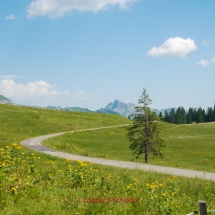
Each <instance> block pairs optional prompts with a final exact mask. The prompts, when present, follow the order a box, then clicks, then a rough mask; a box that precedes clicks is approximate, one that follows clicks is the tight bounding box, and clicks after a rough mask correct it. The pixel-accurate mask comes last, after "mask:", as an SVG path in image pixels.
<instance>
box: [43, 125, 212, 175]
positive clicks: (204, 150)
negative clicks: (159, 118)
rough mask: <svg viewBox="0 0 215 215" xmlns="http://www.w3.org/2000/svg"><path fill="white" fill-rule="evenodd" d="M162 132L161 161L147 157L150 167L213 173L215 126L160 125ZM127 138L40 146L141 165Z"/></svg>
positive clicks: (112, 132) (65, 139) (88, 137)
mask: <svg viewBox="0 0 215 215" xmlns="http://www.w3.org/2000/svg"><path fill="white" fill-rule="evenodd" d="M163 128H164V130H163V132H162V133H161V136H162V138H163V139H164V140H165V145H166V147H165V148H163V149H162V152H163V154H164V159H154V158H153V157H152V156H150V158H149V163H150V164H156V165H163V166H172V167H180V168H186V169H195V170H202V171H209V172H215V156H214V154H215V136H214V131H215V123H202V124H191V125H173V124H166V123H163ZM126 134H127V128H126V127H121V128H111V129H103V130H96V131H85V132H76V133H74V134H65V135H63V136H59V137H55V138H53V139H48V140H45V141H44V142H43V144H45V145H46V146H49V147H53V148H55V149H58V150H61V151H67V152H70V153H74V154H80V155H87V156H95V157H106V158H112V159H118V160H126V161H131V160H134V161H138V162H143V157H141V158H140V159H138V160H135V159H134V157H133V156H132V152H131V151H130V150H129V140H128V139H127V136H126Z"/></svg>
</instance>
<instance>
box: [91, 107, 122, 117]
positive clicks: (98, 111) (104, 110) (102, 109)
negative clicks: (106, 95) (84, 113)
mask: <svg viewBox="0 0 215 215" xmlns="http://www.w3.org/2000/svg"><path fill="white" fill-rule="evenodd" d="M95 112H97V113H108V114H117V115H120V114H119V113H117V112H114V111H112V110H108V109H105V108H101V109H99V110H96V111H95Z"/></svg>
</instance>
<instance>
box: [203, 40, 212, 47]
mask: <svg viewBox="0 0 215 215" xmlns="http://www.w3.org/2000/svg"><path fill="white" fill-rule="evenodd" d="M202 44H203V45H205V46H209V45H210V42H209V41H207V40H203V41H202Z"/></svg>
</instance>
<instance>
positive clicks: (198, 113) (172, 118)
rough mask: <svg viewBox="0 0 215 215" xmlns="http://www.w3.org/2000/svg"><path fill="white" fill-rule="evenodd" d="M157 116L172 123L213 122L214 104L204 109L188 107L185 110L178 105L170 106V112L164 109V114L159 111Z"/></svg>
mask: <svg viewBox="0 0 215 215" xmlns="http://www.w3.org/2000/svg"><path fill="white" fill-rule="evenodd" d="M159 116H160V119H161V120H162V121H164V122H169V123H173V124H190V123H194V122H195V123H203V122H214V121H215V106H214V108H212V107H208V108H207V110H206V111H205V110H204V109H202V108H201V107H200V108H189V110H188V111H185V109H184V108H183V107H178V108H177V109H175V108H172V109H171V110H170V112H167V110H165V113H164V116H163V114H162V113H161V112H160V114H159Z"/></svg>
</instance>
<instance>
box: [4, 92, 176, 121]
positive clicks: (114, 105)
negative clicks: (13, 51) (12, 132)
mask: <svg viewBox="0 0 215 215" xmlns="http://www.w3.org/2000/svg"><path fill="white" fill-rule="evenodd" d="M0 104H12V105H17V104H15V103H13V101H12V100H10V99H8V98H7V97H5V96H3V95H0ZM136 106H137V105H136V104H134V103H124V102H121V101H119V100H117V99H116V100H115V101H114V102H110V103H108V104H107V106H106V107H104V108H100V109H98V110H96V111H92V110H89V109H88V108H81V107H61V106H47V107H46V108H47V109H51V110H63V111H74V112H91V113H92V112H94V113H106V114H117V115H121V116H124V117H128V116H129V115H131V114H134V113H135V107H136ZM33 107H36V106H33ZM38 108H40V107H38ZM171 109H172V108H167V109H163V110H159V111H156V113H157V114H159V113H160V112H161V113H162V114H163V115H164V113H165V110H166V111H167V112H168V113H169V112H170V110H171Z"/></svg>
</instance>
